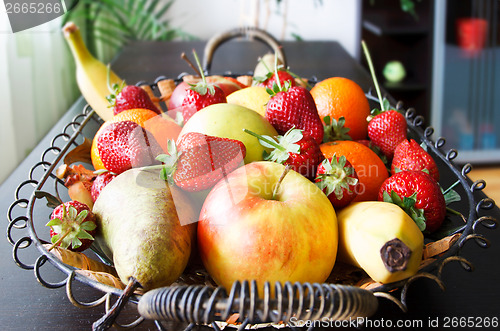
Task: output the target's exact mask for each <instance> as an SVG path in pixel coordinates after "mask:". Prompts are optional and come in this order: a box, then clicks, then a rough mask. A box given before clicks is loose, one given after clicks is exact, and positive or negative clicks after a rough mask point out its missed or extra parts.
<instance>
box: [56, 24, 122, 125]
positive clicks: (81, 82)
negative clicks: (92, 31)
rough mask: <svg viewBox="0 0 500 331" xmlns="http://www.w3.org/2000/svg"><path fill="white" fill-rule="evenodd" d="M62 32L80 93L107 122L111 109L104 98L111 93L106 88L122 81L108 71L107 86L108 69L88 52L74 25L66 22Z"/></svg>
mask: <svg viewBox="0 0 500 331" xmlns="http://www.w3.org/2000/svg"><path fill="white" fill-rule="evenodd" d="M62 30H63V34H64V38H65V39H66V41H67V42H68V45H69V47H70V49H71V53H72V54H73V58H74V59H75V62H76V80H77V83H78V87H79V88H80V92H81V93H82V95H83V97H84V98H85V100H86V101H87V103H88V104H89V105H90V107H92V109H94V110H95V111H96V113H97V114H98V115H99V116H100V117H101V118H102V119H103V120H104V121H107V120H108V119H110V118H111V117H113V108H112V107H109V103H108V101H107V100H106V96H108V95H110V94H111V93H112V92H111V91H110V90H109V88H108V86H112V85H113V84H122V83H123V80H122V79H120V77H118V76H117V75H116V74H115V73H114V72H113V71H111V69H109V85H108V68H107V67H106V65H105V64H104V63H102V62H101V61H99V60H98V59H96V58H95V57H94V56H93V55H92V54H91V53H90V52H89V50H88V49H87V47H86V46H85V43H84V42H83V40H82V37H81V35H80V30H79V29H78V27H77V26H76V24H75V23H73V22H68V23H67V24H66V25H64V27H63V29H62Z"/></svg>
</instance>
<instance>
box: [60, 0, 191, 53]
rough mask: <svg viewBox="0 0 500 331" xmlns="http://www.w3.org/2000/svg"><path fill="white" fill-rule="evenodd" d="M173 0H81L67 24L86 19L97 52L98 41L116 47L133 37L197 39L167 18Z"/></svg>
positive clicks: (89, 39) (89, 41)
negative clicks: (172, 25) (165, 16)
mask: <svg viewBox="0 0 500 331" xmlns="http://www.w3.org/2000/svg"><path fill="white" fill-rule="evenodd" d="M173 3H174V0H169V1H160V0H79V1H78V3H77V5H76V6H75V7H74V9H72V10H70V11H69V12H68V13H66V14H65V17H64V19H63V24H65V23H66V22H68V21H70V20H79V19H83V20H84V26H85V28H84V34H85V39H86V44H87V45H88V48H89V50H90V51H91V52H92V53H94V54H95V52H96V48H97V44H98V43H104V44H105V45H108V46H110V47H112V48H113V50H114V51H116V50H118V49H120V48H121V47H122V46H123V45H125V44H126V43H128V42H130V41H133V40H172V39H176V38H182V39H194V37H193V36H191V35H188V34H187V33H185V32H183V31H182V30H181V29H178V28H174V27H171V26H170V23H169V21H168V19H165V18H164V14H165V13H166V12H167V11H168V10H169V9H170V7H171V6H172V4H173Z"/></svg>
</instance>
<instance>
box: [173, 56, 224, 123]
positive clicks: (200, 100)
mask: <svg viewBox="0 0 500 331" xmlns="http://www.w3.org/2000/svg"><path fill="white" fill-rule="evenodd" d="M193 55H194V58H195V60H196V65H197V66H198V71H199V73H200V76H201V81H200V82H198V83H197V84H189V85H190V88H189V89H187V90H186V94H185V96H184V99H183V100H182V104H181V112H182V117H183V120H184V123H186V122H187V121H188V120H189V119H190V118H191V116H193V115H194V114H195V113H196V112H197V111H198V110H201V109H203V108H205V107H207V106H210V105H213V104H216V103H227V100H226V94H225V93H224V91H223V90H222V89H221V88H220V87H218V86H216V85H215V84H214V83H208V82H207V78H206V77H205V75H204V74H203V70H202V69H201V64H200V59H199V58H198V55H197V54H196V52H195V51H194V50H193Z"/></svg>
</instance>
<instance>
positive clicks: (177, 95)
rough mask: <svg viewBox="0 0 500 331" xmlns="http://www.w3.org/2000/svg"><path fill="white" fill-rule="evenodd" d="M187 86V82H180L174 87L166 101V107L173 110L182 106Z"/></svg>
mask: <svg viewBox="0 0 500 331" xmlns="http://www.w3.org/2000/svg"><path fill="white" fill-rule="evenodd" d="M188 88H189V84H188V83H187V82H180V83H179V84H177V86H176V87H175V89H174V91H173V92H172V95H171V96H170V100H169V101H168V105H167V107H168V109H169V110H173V109H175V108H179V107H180V106H182V101H183V100H184V97H185V96H186V90H187V89H188Z"/></svg>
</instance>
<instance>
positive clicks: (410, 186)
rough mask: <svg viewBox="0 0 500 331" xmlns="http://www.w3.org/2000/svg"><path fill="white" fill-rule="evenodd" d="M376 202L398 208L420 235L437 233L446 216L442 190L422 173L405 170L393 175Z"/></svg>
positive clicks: (428, 176)
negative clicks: (410, 220) (409, 219)
mask: <svg viewBox="0 0 500 331" xmlns="http://www.w3.org/2000/svg"><path fill="white" fill-rule="evenodd" d="M378 200H379V201H385V202H392V203H395V204H397V205H398V206H400V207H401V208H402V209H403V210H404V211H405V212H406V213H407V214H408V215H410V216H411V217H412V218H413V220H414V221H415V223H417V225H418V227H419V228H420V230H422V231H424V230H425V231H427V232H434V231H436V230H437V229H438V228H439V227H440V226H441V224H442V223H443V220H444V218H445V216H446V203H445V199H444V196H443V193H442V192H441V188H440V187H439V185H438V183H437V182H436V181H435V180H434V179H433V178H432V177H431V176H430V175H429V174H427V173H425V172H423V171H412V170H404V171H401V172H398V173H396V174H393V175H392V176H391V177H389V178H387V179H386V180H385V181H384V183H382V186H381V187H380V191H379V195H378Z"/></svg>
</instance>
